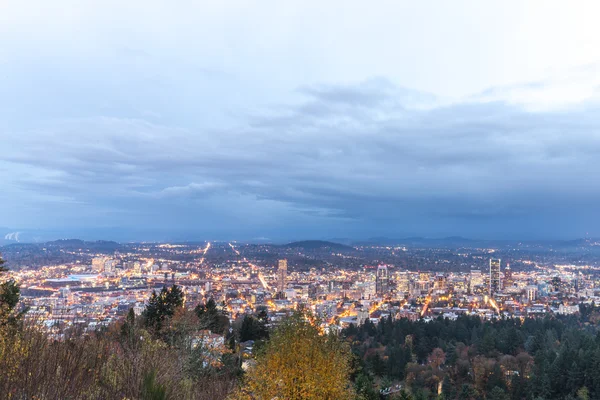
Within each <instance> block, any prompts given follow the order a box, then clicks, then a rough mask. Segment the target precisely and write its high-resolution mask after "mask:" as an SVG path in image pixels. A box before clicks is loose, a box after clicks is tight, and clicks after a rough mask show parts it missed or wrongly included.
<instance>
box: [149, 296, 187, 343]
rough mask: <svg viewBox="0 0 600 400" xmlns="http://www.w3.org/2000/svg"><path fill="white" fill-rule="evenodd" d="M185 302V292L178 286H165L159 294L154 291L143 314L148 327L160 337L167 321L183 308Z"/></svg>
mask: <svg viewBox="0 0 600 400" xmlns="http://www.w3.org/2000/svg"><path fill="white" fill-rule="evenodd" d="M183 301H184V300H183V291H182V290H181V289H180V288H179V286H177V285H173V286H172V287H170V288H167V287H166V286H163V288H162V289H161V291H160V293H158V294H157V293H156V291H153V292H152V296H150V300H148V304H147V305H146V309H145V310H144V313H143V317H144V323H145V325H146V327H147V328H150V329H151V330H152V331H153V333H154V334H155V335H159V334H160V333H161V331H162V329H163V327H164V325H165V321H166V320H167V319H168V318H171V317H172V316H173V314H175V310H176V309H177V308H179V307H182V306H183Z"/></svg>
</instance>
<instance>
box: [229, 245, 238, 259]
mask: <svg viewBox="0 0 600 400" xmlns="http://www.w3.org/2000/svg"><path fill="white" fill-rule="evenodd" d="M229 246H231V250H233V251H234V252H235V254H237V255H238V256H239V255H240V252H239V251H238V250H236V248H235V246H234V245H232V244H231V243H229Z"/></svg>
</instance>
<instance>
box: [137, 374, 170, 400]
mask: <svg viewBox="0 0 600 400" xmlns="http://www.w3.org/2000/svg"><path fill="white" fill-rule="evenodd" d="M166 399H167V389H166V387H165V386H164V385H161V384H159V383H157V382H156V371H154V370H153V371H149V372H147V373H146V374H145V375H144V381H143V382H142V400H166Z"/></svg>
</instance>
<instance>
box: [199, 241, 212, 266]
mask: <svg viewBox="0 0 600 400" xmlns="http://www.w3.org/2000/svg"><path fill="white" fill-rule="evenodd" d="M208 249H210V242H207V243H206V247H205V248H204V250H203V251H202V258H201V259H200V264H204V258H205V257H206V252H207V251H208Z"/></svg>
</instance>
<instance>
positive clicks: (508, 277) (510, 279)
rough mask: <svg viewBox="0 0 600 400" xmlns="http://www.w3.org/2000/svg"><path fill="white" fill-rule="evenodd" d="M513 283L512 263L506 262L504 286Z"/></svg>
mask: <svg viewBox="0 0 600 400" xmlns="http://www.w3.org/2000/svg"><path fill="white" fill-rule="evenodd" d="M513 283H514V280H513V276H512V269H510V265H508V264H506V267H505V268H504V287H505V288H507V287H511V286H512V285H513Z"/></svg>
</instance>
